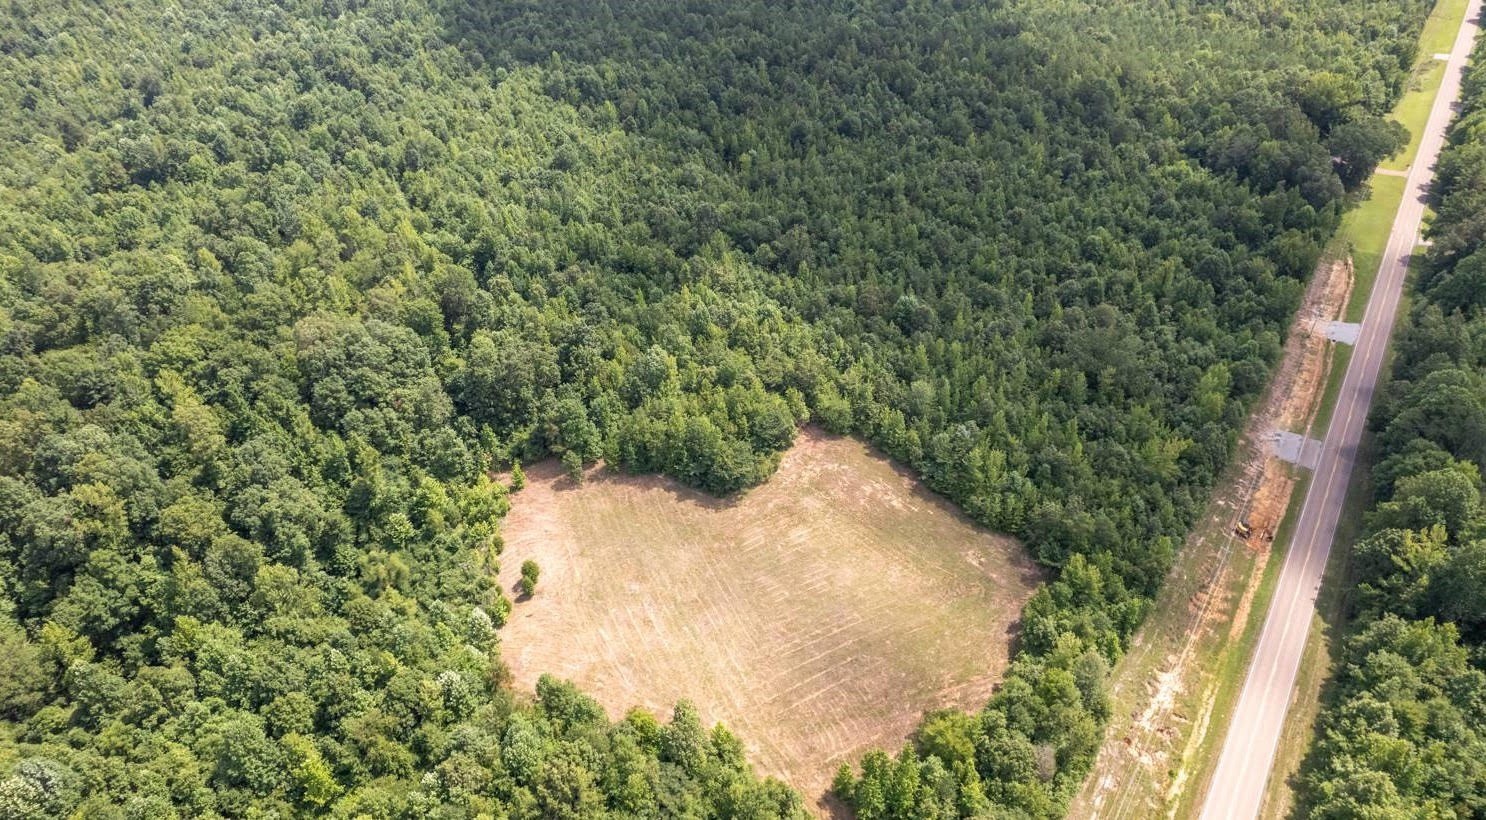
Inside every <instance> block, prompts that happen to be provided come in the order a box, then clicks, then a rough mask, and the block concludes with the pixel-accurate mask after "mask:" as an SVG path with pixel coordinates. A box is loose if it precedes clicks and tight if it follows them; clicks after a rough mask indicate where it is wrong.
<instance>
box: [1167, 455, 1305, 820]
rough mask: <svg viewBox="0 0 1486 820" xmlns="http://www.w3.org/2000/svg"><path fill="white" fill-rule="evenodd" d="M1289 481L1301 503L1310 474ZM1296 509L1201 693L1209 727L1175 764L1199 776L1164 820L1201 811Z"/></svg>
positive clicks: (1277, 536)
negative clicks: (1239, 625)
mask: <svg viewBox="0 0 1486 820" xmlns="http://www.w3.org/2000/svg"><path fill="white" fill-rule="evenodd" d="M1294 475H1295V476H1296V482H1295V486H1294V488H1293V489H1292V490H1291V493H1290V497H1291V499H1292V502H1293V500H1294V499H1300V498H1305V493H1306V490H1307V489H1309V488H1310V485H1311V475H1310V471H1309V470H1296V471H1295V472H1294ZM1300 507H1301V505H1300V504H1297V503H1291V504H1290V506H1289V508H1288V509H1286V511H1285V518H1284V520H1282V521H1281V522H1280V526H1279V528H1278V529H1277V530H1276V531H1275V537H1274V542H1273V544H1271V546H1270V551H1269V560H1268V562H1267V563H1265V565H1264V575H1263V577H1262V578H1261V579H1260V581H1259V587H1258V589H1257V590H1256V591H1255V593H1254V599H1253V601H1252V602H1251V603H1250V606H1249V612H1248V618H1247V619H1246V620H1245V622H1244V625H1243V631H1242V633H1241V634H1240V635H1239V636H1238V639H1237V640H1234V641H1229V642H1228V643H1227V646H1225V647H1224V648H1223V650H1222V655H1221V657H1222V664H1221V666H1220V668H1219V669H1218V674H1217V676H1216V678H1215V679H1214V680H1213V681H1212V682H1211V683H1209V684H1208V686H1207V687H1205V691H1210V692H1212V693H1213V694H1212V697H1211V700H1210V701H1209V708H1210V709H1211V716H1212V717H1211V720H1212V723H1211V725H1210V726H1208V727H1207V730H1206V731H1204V732H1202V733H1200V734H1198V733H1193V735H1192V737H1189V738H1188V741H1187V748H1186V749H1184V750H1183V753H1182V760H1181V764H1180V768H1181V769H1183V770H1186V771H1196V772H1198V779H1197V780H1196V782H1194V783H1192V784H1191V787H1190V788H1185V789H1183V790H1182V792H1181V794H1179V795H1177V797H1176V801H1175V802H1174V803H1173V804H1172V806H1171V811H1170V813H1169V815H1168V816H1171V817H1196V816H1197V815H1198V814H1199V813H1200V812H1201V810H1202V798H1203V796H1205V795H1206V794H1207V786H1208V781H1210V780H1211V779H1212V776H1213V770H1214V769H1215V768H1216V767H1217V762H1218V753H1219V752H1220V751H1221V750H1222V748H1223V740H1224V739H1225V738H1226V737H1227V736H1228V725H1229V723H1230V721H1231V720H1232V717H1233V712H1234V708H1235V707H1236V706H1237V704H1238V696H1239V693H1240V692H1242V691H1243V684H1244V679H1245V677H1246V676H1247V674H1248V670H1249V659H1250V658H1252V657H1253V656H1254V648H1255V644H1257V643H1258V641H1259V635H1260V634H1261V633H1262V632H1263V631H1264V630H1263V626H1264V619H1265V617H1266V616H1268V614H1269V604H1270V601H1271V599H1273V598H1274V590H1275V585H1276V584H1278V583H1279V579H1280V569H1281V568H1282V567H1284V565H1285V558H1286V556H1287V555H1289V546H1290V539H1291V536H1292V535H1294V533H1295V524H1296V519H1297V518H1299V516H1300ZM1194 741H1195V743H1194Z"/></svg>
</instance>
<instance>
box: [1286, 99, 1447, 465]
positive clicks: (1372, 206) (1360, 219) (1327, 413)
mask: <svg viewBox="0 0 1486 820" xmlns="http://www.w3.org/2000/svg"><path fill="white" fill-rule="evenodd" d="M1431 99H1432V98H1431ZM1407 181H1408V180H1406V179H1404V178H1403V177H1397V176H1386V175H1383V174H1374V175H1373V177H1372V178H1371V179H1369V180H1368V183H1367V184H1368V189H1367V191H1366V197H1367V198H1366V199H1364V200H1362V201H1361V202H1359V203H1358V204H1357V205H1356V207H1354V208H1352V209H1351V210H1350V211H1347V213H1346V215H1344V216H1343V217H1342V224H1341V227H1340V228H1338V229H1337V232H1336V236H1335V237H1334V238H1333V239H1332V241H1331V245H1330V247H1331V248H1332V251H1331V252H1330V254H1329V255H1337V256H1341V255H1346V254H1350V255H1351V257H1352V276H1353V280H1352V293H1351V296H1350V297H1349V298H1348V301H1347V309H1346V312H1345V313H1344V314H1343V318H1344V319H1345V320H1346V321H1348V322H1361V321H1362V317H1363V315H1364V314H1366V313H1367V303H1368V300H1369V299H1371V298H1372V286H1373V282H1374V281H1376V280H1377V278H1378V269H1379V268H1380V267H1382V264H1383V254H1384V253H1385V252H1386V251H1387V247H1388V235H1389V234H1390V233H1391V232H1392V230H1393V220H1394V218H1395V217H1396V216H1397V215H1398V206H1399V205H1400V204H1402V202H1403V191H1404V187H1405V184H1406V183H1407ZM1351 361H1352V347H1351V345H1336V346H1335V347H1334V348H1333V350H1332V359H1331V371H1330V373H1329V374H1328V375H1327V379H1326V388H1325V391H1324V392H1323V393H1322V394H1321V404H1320V407H1319V408H1318V409H1317V410H1316V420H1315V423H1314V424H1313V425H1312V426H1311V433H1310V435H1311V436H1312V437H1314V438H1316V439H1324V438H1325V437H1326V431H1327V430H1328V429H1329V428H1330V426H1331V416H1332V413H1333V411H1334V410H1335V409H1336V400H1337V397H1338V396H1339V395H1340V394H1341V387H1342V377H1343V376H1345V375H1346V372H1347V366H1348V365H1349V364H1351Z"/></svg>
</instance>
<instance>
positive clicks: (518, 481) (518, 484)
mask: <svg viewBox="0 0 1486 820" xmlns="http://www.w3.org/2000/svg"><path fill="white" fill-rule="evenodd" d="M525 486H526V471H525V470H523V469H521V462H519V461H513V462H511V492H513V493H514V492H516V491H517V490H520V489H521V488H523V487H525Z"/></svg>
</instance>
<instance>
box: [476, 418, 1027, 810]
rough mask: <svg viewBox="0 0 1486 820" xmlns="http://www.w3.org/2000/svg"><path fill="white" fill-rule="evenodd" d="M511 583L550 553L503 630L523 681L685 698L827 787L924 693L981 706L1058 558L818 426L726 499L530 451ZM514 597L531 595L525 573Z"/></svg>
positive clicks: (662, 702)
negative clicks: (1051, 559)
mask: <svg viewBox="0 0 1486 820" xmlns="http://www.w3.org/2000/svg"><path fill="white" fill-rule="evenodd" d="M505 541H506V547H505V551H504V553H503V555H502V559H501V575H500V579H501V583H502V585H503V586H504V587H505V588H507V589H512V588H514V586H515V585H516V583H517V581H518V580H519V577H520V564H521V562H522V561H523V560H526V559H528V558H530V559H534V560H536V561H537V563H538V564H540V565H541V569H542V572H541V580H540V582H539V583H538V584H537V591H536V594H535V595H534V596H533V597H532V599H530V600H526V601H518V602H517V603H516V606H515V609H514V610H513V612H512V614H511V619H510V622H509V623H508V624H507V625H506V626H505V627H504V629H503V630H502V633H501V637H502V642H503V648H502V656H503V657H504V659H505V661H506V663H507V664H508V665H509V666H510V669H511V672H512V675H513V676H514V678H515V681H516V683H517V685H518V686H520V687H523V688H528V689H529V688H530V687H531V686H532V685H534V683H535V681H536V679H537V678H538V677H539V676H540V675H541V674H542V673H552V674H555V675H558V676H560V677H564V678H568V679H571V680H573V681H575V682H577V683H578V684H579V685H580V686H581V687H582V688H583V689H584V690H585V691H587V692H589V693H591V694H592V695H594V696H595V697H596V698H597V699H598V700H599V701H600V702H601V703H603V704H604V706H605V708H607V709H608V710H609V711H610V712H611V714H613V715H615V716H618V715H619V714H622V713H623V712H624V711H626V710H628V709H629V708H631V707H634V706H639V707H642V708H645V709H648V710H651V711H653V712H655V713H656V714H658V715H667V714H669V712H670V710H671V707H672V705H673V704H674V703H675V702H676V701H677V700H679V699H689V700H691V701H693V702H694V703H696V704H697V707H698V709H699V710H700V711H701V713H702V716H703V718H704V720H706V721H709V722H710V721H718V722H722V723H724V724H725V725H727V726H728V728H729V729H731V730H732V731H733V732H734V733H736V734H738V735H739V736H740V737H741V739H742V740H743V741H744V742H745V743H746V744H747V746H748V752H749V754H750V758H751V760H752V761H753V763H754V765H755V766H756V767H758V769H759V770H760V771H761V772H763V773H766V774H772V775H776V776H778V777H780V778H781V779H783V780H785V781H786V782H788V783H790V784H791V785H793V786H795V787H797V788H799V789H800V790H801V791H802V792H803V793H804V794H805V795H806V796H807V798H810V799H815V798H818V797H819V796H820V795H822V794H823V793H824V792H825V790H826V788H827V787H828V786H829V785H830V780H831V778H832V776H833V775H834V774H835V771H836V769H837V768H838V767H839V766H840V765H841V764H842V763H843V762H847V761H854V760H855V759H856V758H857V757H858V756H859V755H860V754H861V753H862V752H864V751H865V750H867V749H870V748H886V749H888V750H889V751H893V750H896V748H897V747H898V746H900V745H901V744H902V743H903V741H904V740H905V739H906V738H907V737H908V736H909V734H910V733H911V732H912V731H913V729H914V728H915V727H916V726H917V724H918V722H919V720H920V718H921V716H922V715H923V713H924V712H926V711H930V710H933V709H939V708H947V707H953V708H960V709H975V708H978V707H979V706H981V705H982V704H983V703H984V702H985V700H986V699H988V698H989V696H990V695H991V693H992V690H993V689H994V687H995V684H996V683H997V682H998V681H999V680H1000V678H1001V674H1002V672H1003V670H1004V669H1005V667H1006V663H1007V655H1008V650H1009V648H1010V641H1011V638H1012V633H1013V631H1014V629H1015V624H1016V621H1017V618H1018V617H1019V616H1020V613H1021V609H1022V606H1023V604H1025V603H1026V601H1027V598H1028V597H1029V596H1030V595H1031V593H1032V590H1033V586H1034V585H1035V584H1036V583H1037V581H1038V580H1039V573H1038V570H1037V568H1036V566H1035V565H1034V564H1033V563H1032V561H1031V560H1030V559H1029V558H1028V557H1027V556H1026V555H1025V553H1024V551H1023V550H1022V548H1021V547H1020V546H1019V545H1018V544H1017V543H1016V542H1015V541H1013V540H1012V539H1009V538H1006V537H1004V536H998V535H995V534H992V533H989V532H987V531H985V530H983V529H981V528H979V527H977V526H976V525H974V524H973V523H971V522H970V521H969V520H968V519H967V518H965V516H963V515H962V514H961V513H959V512H958V511H957V510H955V508H954V507H953V506H952V505H951V504H950V503H949V502H947V501H945V500H944V499H942V498H940V497H938V496H937V495H934V494H933V493H931V492H929V491H928V490H926V489H924V488H923V487H922V486H921V485H920V484H919V483H918V482H917V480H916V479H914V478H913V477H912V476H911V475H910V474H909V473H907V472H906V471H904V470H901V469H898V468H896V467H894V466H893V465H892V464H891V463H890V462H889V461H888V460H886V459H885V458H883V457H881V456H880V455H878V454H877V453H875V452H873V451H872V450H870V449H869V448H868V447H867V446H865V445H863V444H862V443H860V442H857V441H854V440H851V439H845V438H837V437H833V436H829V435H826V434H824V433H821V432H818V431H814V430H806V431H803V432H802V434H801V435H800V437H799V440H798V443H797V444H796V445H795V447H794V448H793V449H791V450H790V451H789V452H787V453H786V454H785V455H784V459H783V461H782V463H781V465H780V468H779V472H778V473H777V474H776V475H775V476H774V477H773V478H772V479H770V480H769V482H768V483H766V484H764V485H763V486H760V487H757V488H755V489H753V490H751V491H750V492H748V493H747V494H745V495H743V496H742V497H739V498H733V499H716V498H712V497H710V496H707V495H704V494H702V493H699V492H695V491H693V490H689V489H686V488H683V487H681V486H679V485H677V484H676V483H675V482H673V481H670V480H668V479H664V478H659V477H654V476H625V475H618V474H614V473H610V472H607V471H604V470H601V469H597V468H595V469H592V470H590V471H589V472H588V474H587V476H586V478H585V481H584V483H583V485H581V486H579V485H576V484H575V483H574V482H573V481H572V480H571V479H568V478H566V477H563V476H562V471H561V469H560V467H558V466H557V465H556V464H555V463H544V464H540V465H536V466H534V467H532V468H531V469H529V470H528V473H527V486H526V489H524V490H522V491H521V492H519V493H516V494H515V495H513V496H512V507H511V512H510V514H509V516H508V517H507V518H506V523H505ZM513 597H514V595H513Z"/></svg>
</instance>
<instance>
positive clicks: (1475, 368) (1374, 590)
mask: <svg viewBox="0 0 1486 820" xmlns="http://www.w3.org/2000/svg"><path fill="white" fill-rule="evenodd" d="M1472 57H1473V60H1472V64H1471V67H1470V69H1469V70H1468V73H1467V75H1466V80H1465V84H1464V88H1463V92H1462V93H1463V95H1464V102H1463V105H1462V110H1461V113H1460V117H1459V119H1458V120H1457V121H1456V122H1455V124H1454V125H1453V127H1452V130H1451V131H1450V138H1449V142H1448V144H1447V145H1446V147H1445V150H1444V153H1443V154H1442V155H1441V157H1440V161H1439V165H1438V169H1437V175H1436V178H1435V183H1434V186H1433V188H1432V190H1431V192H1430V197H1431V200H1432V202H1431V205H1432V206H1433V207H1434V208H1435V210H1436V212H1437V216H1436V217H1435V219H1434V221H1433V223H1432V224H1431V226H1430V228H1429V238H1430V240H1431V241H1432V244H1431V245H1430V247H1429V249H1428V251H1427V252H1426V253H1425V254H1424V255H1423V258H1422V264H1419V265H1417V266H1416V269H1418V272H1417V273H1416V275H1415V276H1416V278H1415V280H1414V282H1413V307H1412V309H1411V311H1410V316H1409V320H1408V322H1407V325H1406V326H1405V328H1404V329H1403V330H1402V331H1401V332H1400V334H1399V335H1398V338H1397V340H1396V355H1395V361H1394V364H1393V373H1392V382H1391V383H1390V384H1389V385H1388V387H1387V388H1386V390H1384V391H1383V392H1382V393H1381V394H1380V400H1379V402H1378V403H1377V405H1376V407H1375V409H1374V412H1373V415H1372V419H1371V425H1372V428H1373V433H1374V440H1375V442H1376V449H1377V451H1378V452H1377V457H1378V462H1377V466H1376V468H1375V469H1374V471H1373V478H1374V484H1375V486H1374V493H1375V505H1374V506H1373V507H1372V509H1371V510H1370V511H1369V512H1368V514H1367V517H1366V519H1365V520H1364V537H1363V538H1362V540H1361V541H1360V542H1359V543H1358V544H1357V545H1356V547H1355V549H1354V551H1353V558H1352V575H1353V581H1354V582H1355V587H1356V590H1355V592H1354V593H1353V596H1352V601H1351V612H1350V616H1351V619H1352V621H1351V624H1350V629H1349V633H1350V634H1349V637H1348V638H1347V640H1346V642H1345V645H1344V646H1343V648H1342V650H1341V657H1340V659H1339V666H1338V669H1337V672H1336V677H1335V679H1334V680H1333V681H1332V682H1331V684H1330V686H1329V691H1328V693H1327V695H1326V699H1327V700H1326V703H1325V708H1324V709H1323V712H1322V715H1321V719H1320V724H1319V728H1318V732H1319V734H1318V736H1317V739H1316V742H1315V746H1314V747H1313V748H1312V750H1311V753H1310V758H1309V760H1308V763H1307V770H1306V772H1305V774H1304V776H1303V778H1302V780H1301V786H1302V790H1301V795H1302V798H1303V800H1304V804H1303V805H1304V806H1305V808H1306V809H1307V811H1308V813H1309V816H1311V817H1316V818H1342V817H1378V818H1388V817H1480V816H1483V815H1486V508H1483V506H1482V498H1481V490H1482V487H1481V471H1482V469H1483V468H1486V345H1483V340H1486V42H1482V43H1479V44H1478V45H1477V47H1476V50H1475V53H1474V54H1473V55H1472Z"/></svg>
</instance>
